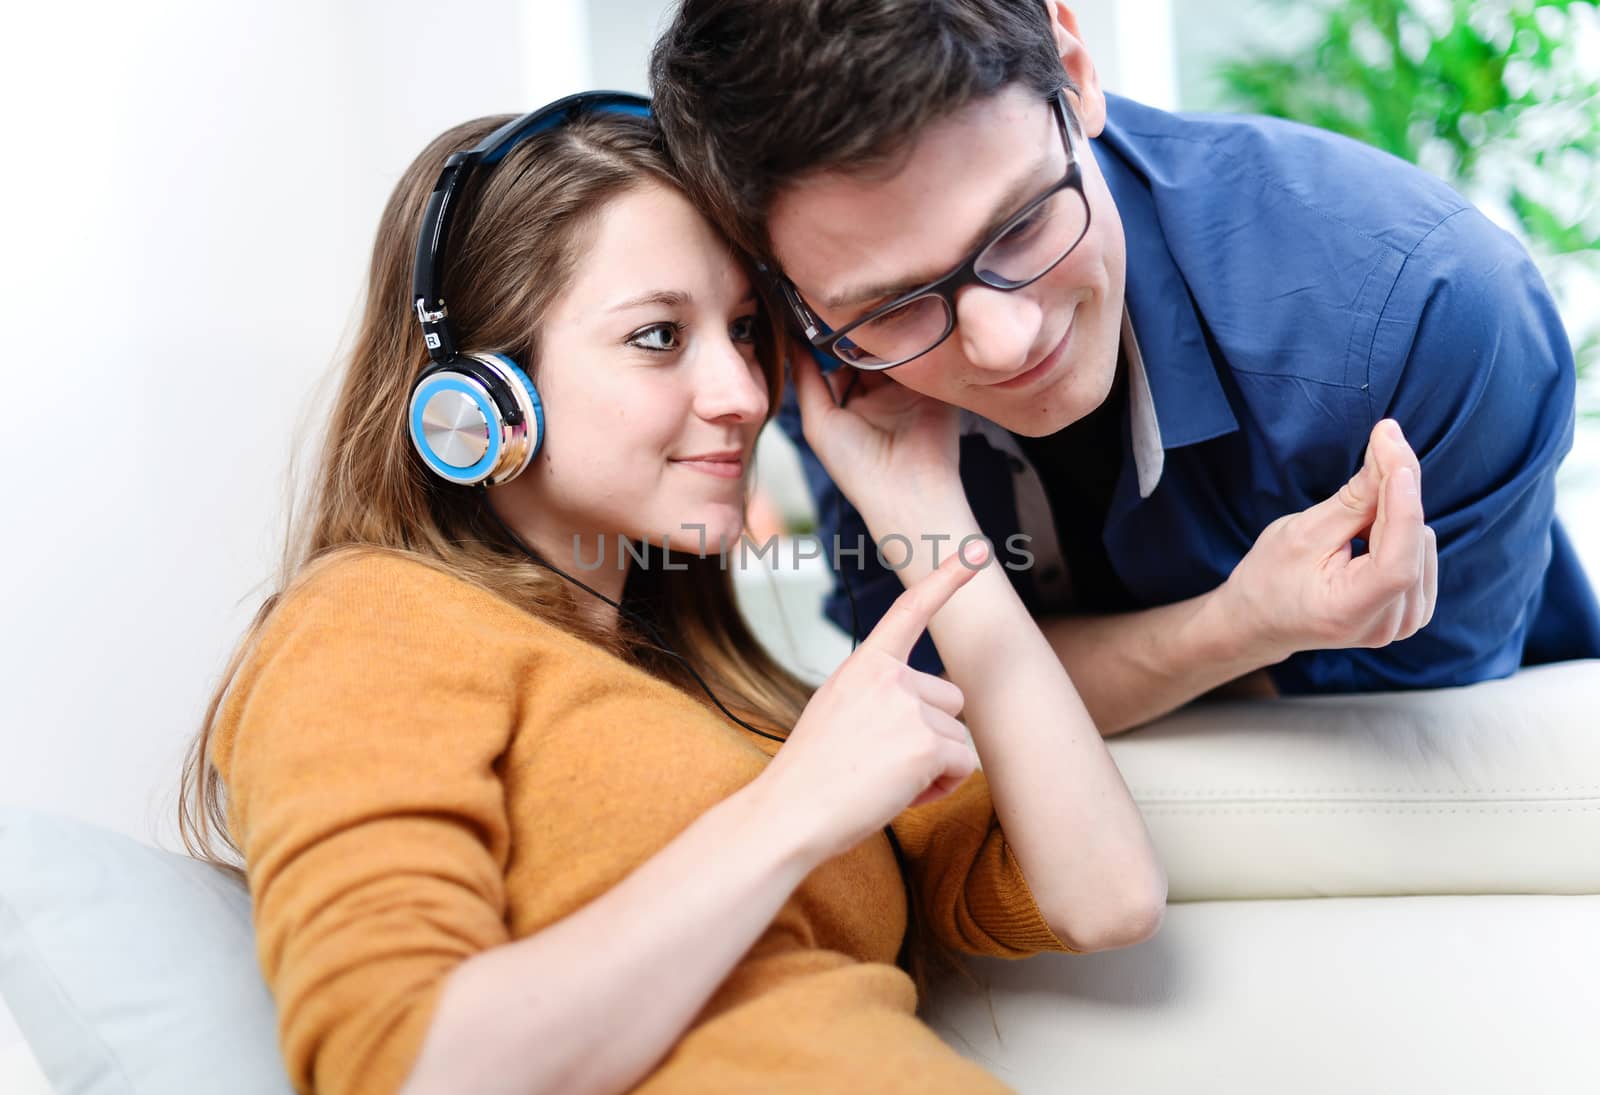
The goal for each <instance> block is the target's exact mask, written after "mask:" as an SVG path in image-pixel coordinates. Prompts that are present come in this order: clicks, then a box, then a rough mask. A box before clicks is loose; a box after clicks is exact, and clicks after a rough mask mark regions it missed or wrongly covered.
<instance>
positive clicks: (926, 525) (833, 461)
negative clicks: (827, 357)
mask: <svg viewBox="0 0 1600 1095" xmlns="http://www.w3.org/2000/svg"><path fill="white" fill-rule="evenodd" d="M790 361H791V362H792V368H793V373H794V382H795V394H796V396H797V398H798V401H799V404H800V417H801V423H802V427H801V428H802V431H803V433H804V435H805V439H806V442H807V444H809V445H810V446H811V451H812V452H814V453H815V454H816V455H817V459H819V460H821V461H822V466H823V467H824V468H826V469H827V470H828V474H829V475H830V476H831V477H832V478H833V481H834V483H835V485H837V486H838V487H839V489H840V490H842V491H843V492H844V495H845V497H846V498H848V499H849V500H850V502H851V503H852V504H853V505H854V506H855V507H856V510H857V511H858V512H859V513H860V514H861V516H862V518H863V520H865V521H866V523H867V527H868V529H870V530H871V531H872V533H873V535H874V536H879V537H881V536H885V535H888V534H890V533H899V534H902V535H909V536H914V535H915V534H916V533H917V532H920V531H936V532H942V533H950V532H952V531H954V530H953V529H951V528H945V527H944V525H946V524H948V523H949V522H950V520H951V517H952V515H955V516H962V515H965V514H967V513H968V512H969V510H968V506H967V501H966V489H965V488H964V487H963V486H962V484H961V471H960V455H959V453H960V436H959V432H958V425H959V421H960V412H959V410H957V408H955V407H952V406H950V405H949V404H946V403H941V402H939V401H938V400H936V399H932V398H930V397H928V396H925V395H920V394H918V393H917V392H914V391H912V390H911V389H910V388H907V387H904V386H903V385H901V384H898V383H896V382H895V381H894V380H893V379H892V378H891V377H889V376H886V375H884V374H883V373H873V372H860V373H854V374H853V375H852V374H851V371H850V370H845V371H842V372H841V373H839V374H836V375H835V376H834V377H832V378H829V377H824V376H823V375H822V372H821V370H820V369H818V368H817V366H816V363H815V362H813V361H812V359H811V355H810V354H808V353H806V352H805V351H804V350H800V349H794V350H792V351H791V353H790ZM835 384H837V385H838V386H839V387H841V388H843V387H845V385H847V384H849V385H852V386H853V388H854V391H853V393H852V395H851V398H850V400H849V402H848V403H847V404H846V405H845V406H843V407H840V406H838V402H837V396H838V393H837V392H836V391H835V390H834V389H835Z"/></svg>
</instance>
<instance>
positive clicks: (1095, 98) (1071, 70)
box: [1046, 0, 1106, 137]
mask: <svg viewBox="0 0 1600 1095" xmlns="http://www.w3.org/2000/svg"><path fill="white" fill-rule="evenodd" d="M1046 7H1047V8H1048V10H1049V13H1050V25H1051V31H1052V33H1054V35H1055V40H1056V52H1057V53H1059V54H1060V55H1061V67H1062V68H1063V69H1065V70H1066V73H1067V77H1068V79H1070V80H1071V81H1072V82H1073V83H1074V84H1076V85H1077V89H1078V90H1077V93H1076V94H1073V93H1071V92H1068V94H1067V99H1068V101H1069V102H1070V103H1071V104H1072V109H1073V112H1074V113H1075V114H1077V116H1078V121H1079V122H1080V123H1081V124H1082V126H1083V132H1084V135H1085V136H1087V137H1098V136H1100V131H1101V130H1103V129H1104V128H1105V125H1106V97H1105V92H1104V91H1102V90H1101V88H1100V74H1099V73H1098V72H1096V71H1095V67H1094V58H1092V57H1090V56H1089V50H1088V47H1086V46H1085V45H1084V44H1083V32H1081V31H1080V30H1078V17H1077V16H1076V15H1074V14H1072V9H1071V8H1069V7H1067V5H1066V2H1065V0H1048V2H1047V4H1046Z"/></svg>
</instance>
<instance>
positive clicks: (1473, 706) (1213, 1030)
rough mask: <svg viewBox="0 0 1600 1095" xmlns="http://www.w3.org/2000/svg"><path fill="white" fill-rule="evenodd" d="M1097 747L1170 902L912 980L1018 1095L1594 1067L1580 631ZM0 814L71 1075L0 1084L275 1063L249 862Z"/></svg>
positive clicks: (1119, 1094)
mask: <svg viewBox="0 0 1600 1095" xmlns="http://www.w3.org/2000/svg"><path fill="white" fill-rule="evenodd" d="M1112 748H1113V751H1114V752H1115V754H1116V757H1117V761H1118V763H1119V764H1120V765H1121V767H1122V770H1123V772H1124V774H1125V775H1126V777H1127V779H1128V782H1129V784H1130V786H1131V787H1132V788H1133V790H1134V793H1135V795H1136V797H1137V798H1138V800H1139V801H1140V803H1141V804H1142V806H1143V808H1144V810H1145V813H1146V816H1147V818H1148V819H1149V823H1150V826H1151V830H1152V832H1153V834H1154V836H1155V840H1156V843H1157V844H1158V846H1159V848H1160V850H1161V853H1162V855H1163V858H1164V861H1165V863H1166V867H1167V871H1168V875H1169V879H1170V885H1171V899H1172V902H1173V903H1172V905H1171V906H1170V907H1169V909H1168V911H1167V916H1166V921H1165V923H1164V925H1163V926H1162V929H1161V931H1160V933H1159V934H1158V935H1157V936H1156V937H1155V938H1154V939H1153V940H1151V941H1150V942H1148V943H1145V944H1143V945H1141V946H1138V947H1134V948H1131V949H1128V950H1125V951H1118V952H1112V953H1107V954H1099V955H1089V956H1081V957H1074V956H1060V955H1049V956H1043V957H1038V958H1033V959H1028V960H1024V961H1018V962H1002V961H976V962H970V963H969V968H970V971H971V973H972V974H973V975H974V978H975V980H976V982H977V987H973V986H971V985H968V984H966V983H965V982H963V981H959V980H952V981H949V982H947V983H945V984H944V985H942V986H941V987H940V989H939V991H938V992H937V993H936V994H935V997H934V999H933V1000H932V1002H931V1006H930V1009H929V1018H930V1021H932V1022H933V1024H934V1025H935V1027H936V1028H937V1029H938V1030H939V1031H940V1032H941V1033H942V1034H943V1035H944V1036H945V1037H946V1038H947V1039H948V1040H949V1041H950V1042H951V1044H952V1045H954V1046H955V1047H956V1048H957V1049H958V1050H960V1051H961V1052H963V1053H965V1054H967V1055H969V1056H971V1057H972V1058H974V1059H975V1060H977V1061H979V1062H981V1063H982V1064H984V1065H985V1066H986V1067H988V1068H989V1069H990V1070H991V1071H993V1072H994V1073H996V1074H997V1075H998V1076H1000V1077H1001V1078H1002V1079H1005V1080H1006V1081H1008V1082H1010V1083H1011V1084H1012V1085H1013V1086H1015V1087H1016V1088H1017V1089H1018V1090H1019V1091H1020V1092H1022V1093H1024V1095H1035V1093H1058V1092H1074V1093H1079V1092H1084V1093H1097V1095H1098V1093H1107V1095H1154V1093H1169V1092H1170V1093H1177V1092H1182V1093H1185V1095H1188V1093H1195V1092H1202V1093H1209V1092H1230V1093H1231V1092H1262V1093H1268V1092H1270V1093H1273V1095H1277V1093H1279V1092H1295V1093H1305V1095H1320V1093H1324V1092H1326V1093H1335V1092H1337V1093H1339V1095H1348V1093H1352V1092H1405V1093H1432V1092H1439V1093H1446V1092H1448V1093H1450V1095H1477V1093H1485V1095H1487V1093H1490V1092H1493V1093H1496V1095H1500V1093H1508V1092H1510V1093H1516V1095H1524V1093H1528V1095H1546V1093H1565V1092H1575V1093H1579V1092H1584V1093H1592V1092H1596V1091H1600V662H1583V663H1572V664H1568V665H1563V666H1555V667H1547V668H1541V669H1535V670H1531V671H1527V672H1524V673H1522V674H1519V675H1518V676H1517V677H1515V678H1512V679H1510V680H1506V681H1496V682H1490V683H1486V684H1481V685H1477V686H1474V687H1471V688H1464V689H1458V690H1451V691H1443V692H1426V693H1411V694H1399V695H1387V696H1357V697H1344V698H1333V697H1322V698H1314V699H1293V700H1276V701H1265V702H1259V701H1258V702H1251V703H1230V704H1212V705H1206V704H1201V705H1197V706H1194V707H1191V708H1189V709H1187V710H1185V711H1181V712H1179V713H1177V714H1175V715H1173V716H1171V717H1169V718H1166V719H1164V720H1161V721H1160V722H1159V723H1157V724H1155V725H1153V726H1150V727H1147V728H1145V729H1142V730H1138V731H1135V732H1133V733H1130V734H1127V735H1125V736H1123V737H1120V738H1118V739H1116V740H1115V741H1114V743H1113V746H1112ZM4 814H5V811H0V876H3V877H0V914H4V915H0V928H4V929H5V931H4V932H0V988H4V989H5V990H6V992H7V993H8V994H10V996H9V998H10V999H12V1001H13V1003H14V1010H15V1005H16V1003H17V1002H18V1001H24V1002H26V1003H27V1015H26V1017H25V1016H24V1015H23V1014H22V1013H20V1012H19V1015H18V1018H19V1020H23V1019H24V1018H26V1020H27V1021H25V1022H23V1024H22V1025H23V1033H24V1034H25V1035H27V1036H28V1037H29V1039H30V1041H32V1042H33V1044H34V1045H35V1047H36V1048H37V1049H38V1050H39V1055H40V1059H41V1061H45V1060H47V1059H48V1068H47V1069H46V1071H47V1072H49V1073H50V1074H51V1075H52V1076H53V1077H59V1078H60V1079H59V1080H58V1081H57V1082H55V1083H53V1084H52V1083H51V1082H50V1081H47V1080H46V1079H45V1077H44V1075H42V1074H41V1072H40V1071H39V1068H38V1066H36V1065H35V1063H34V1061H33V1060H32V1059H31V1056H30V1055H28V1054H25V1053H23V1052H22V1051H21V1050H20V1049H18V1048H17V1047H15V1046H13V1047H11V1049H10V1050H9V1051H8V1052H5V1053H0V1092H3V1093H16V1095H50V1093H51V1092H53V1093H54V1095H78V1093H79V1092H85V1093H92V1095H134V1093H137V1095H164V1093H166V1092H169V1091H170V1092H174V1093H175V1095H177V1093H185V1095H186V1093H187V1092H188V1091H191V1090H193V1091H199V1090H215V1091H222V1090H228V1091H237V1092H249V1093H251V1095H253V1093H255V1092H262V1093H264V1095H282V1093H284V1092H286V1091H287V1086H286V1084H285V1083H284V1081H283V1080H282V1079H281V1073H279V1070H278V1065H277V1063H276V1061H275V1046H274V1044H273V1042H272V1030H271V1028H272V1013H271V1004H270V1000H269V998H267V997H266V995H265V989H264V987H263V986H262V985H261V984H260V980H259V976H258V974H257V973H256V972H255V969H254V958H253V953H252V948H251V945H250V934H249V924H248V909H247V902H246V900H245V898H244V894H243V892H242V890H241V891H238V892H234V891H235V890H237V887H232V886H231V884H219V882H218V881H217V879H215V878H213V877H211V876H210V875H209V874H208V873H207V872H205V871H204V870H197V869H196V868H197V866H198V865H195V864H192V863H188V862H186V861H183V860H182V859H181V858H180V857H177V856H172V855H170V854H168V853H162V852H156V851H153V850H151V849H148V848H142V847H140V846H139V845H137V844H134V843H132V842H130V841H126V840H125V838H121V837H115V838H113V837H112V836H111V835H110V834H95V833H93V832H90V831H88V830H82V829H78V828H71V827H67V828H63V827H61V826H58V825H56V824H55V823H52V822H46V821H43V820H38V819H31V818H29V817H27V816H26V815H21V816H12V817H11V818H10V820H9V821H7V819H6V817H5V816H4ZM8 826H9V829H8ZM1064 839H1070V834H1064ZM118 842H120V843H118ZM51 872H56V873H57V875H58V876H59V877H58V880H57V881H48V880H43V879H42V878H41V876H43V875H45V874H48V873H51ZM66 887H75V888H76V889H77V890H78V891H79V892H80V893H88V894H90V895H91V896H92V900H88V901H83V900H78V901H63V900H62V893H61V891H62V890H63V889H64V888H66ZM73 916H77V917H80V918H81V919H82V921H83V922H82V923H81V924H77V925H74V924H72V923H67V922H66V920H67V919H68V918H70V917H73ZM19 928H20V930H19ZM74 932H77V933H78V934H76V935H74V934H73V933H74ZM118 932H121V933H125V935H126V938H119V937H118V936H117V933H118ZM167 936H171V937H172V938H164V937H167ZM48 948H53V953H51V954H45V955H41V954H40V953H39V952H40V951H41V950H45V949H48ZM85 948H88V949H89V950H90V951H92V952H93V953H87V954H86V953H85ZM94 948H99V949H98V950H97V951H96V950H94ZM224 955H228V956H230V957H229V958H228V961H227V962H226V963H225V962H224V961H223V960H222V959H223V956H224ZM41 958H42V959H43V960H41ZM113 966H115V967H117V968H118V970H119V973H118V976H119V977H120V979H121V980H120V982H119V983H118V984H116V985H112V984H109V983H107V982H108V980H109V978H110V976H111V974H110V970H111V968H112V967H113ZM46 976H49V977H51V978H54V980H53V981H52V982H51V983H48V984H47V983H45V981H44V978H45V977H46ZM178 984H181V985H183V986H184V987H183V988H182V989H181V990H179V989H178V988H177V987H176V986H177V985H178ZM157 987H159V990H160V991H159V993H158V992H157V991H156V990H157ZM205 993H211V994H212V996H214V997H215V998H214V999H212V998H207V997H206V996H205ZM69 1026H70V1027H75V1028H77V1029H76V1030H72V1031H69V1030H67V1029H66V1028H67V1027H69ZM201 1030H204V1037H203V1038H201V1037H200V1036H199V1034H198V1032H199V1031H201ZM163 1047H166V1048H163ZM179 1047H181V1048H179ZM200 1048H206V1049H208V1051H209V1057H207V1056H206V1055H203V1054H200V1053H199V1052H198V1049H200ZM91 1058H92V1059H91ZM246 1058H249V1059H250V1064H249V1067H245V1062H246ZM180 1068H181V1070H182V1071H180ZM223 1069H226V1070H227V1073H228V1074H229V1075H230V1076H231V1077H232V1079H231V1080H222V1081H219V1082H218V1083H217V1084H216V1085H211V1084H210V1083H209V1081H208V1080H207V1079H205V1077H209V1076H212V1075H213V1074H218V1073H220V1071H221V1070H223ZM246 1076H249V1077H252V1080H251V1082H249V1083H246V1082H245V1077H246ZM174 1077H178V1078H176V1079H175V1078H174Z"/></svg>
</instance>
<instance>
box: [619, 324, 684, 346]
mask: <svg viewBox="0 0 1600 1095" xmlns="http://www.w3.org/2000/svg"><path fill="white" fill-rule="evenodd" d="M628 345H629V346H637V347H638V348H639V349H641V350H656V351H662V350H676V349H677V348H678V325H677V324H676V323H652V324H651V325H650V326H648V327H641V328H640V329H639V330H637V331H635V332H633V334H631V335H629V336H628Z"/></svg>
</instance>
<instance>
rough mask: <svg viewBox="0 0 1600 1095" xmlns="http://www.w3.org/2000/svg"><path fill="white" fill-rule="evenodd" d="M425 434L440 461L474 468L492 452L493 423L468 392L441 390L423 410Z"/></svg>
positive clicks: (458, 466) (430, 398) (430, 399)
mask: <svg viewBox="0 0 1600 1095" xmlns="http://www.w3.org/2000/svg"><path fill="white" fill-rule="evenodd" d="M422 433H423V436H424V437H425V438H427V441H428V447H429V448H430V449H432V450H433V452H434V455H436V456H437V457H438V458H439V459H440V460H442V461H444V462H445V463H446V464H449V465H451V466H452V467H457V468H470V467H472V465H474V464H476V463H477V462H478V461H479V460H482V459H483V454H484V453H486V452H488V451H489V422H488V420H487V419H485V418H484V417H483V410H482V409H481V408H480V407H479V406H478V404H477V402H476V401H475V400H474V399H473V398H472V397H471V396H469V395H467V394H466V393H465V392H458V391H449V390H446V391H440V392H435V393H434V394H433V395H432V396H431V397H429V399H428V402H427V404H426V405H425V406H424V407H423V408H422Z"/></svg>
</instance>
